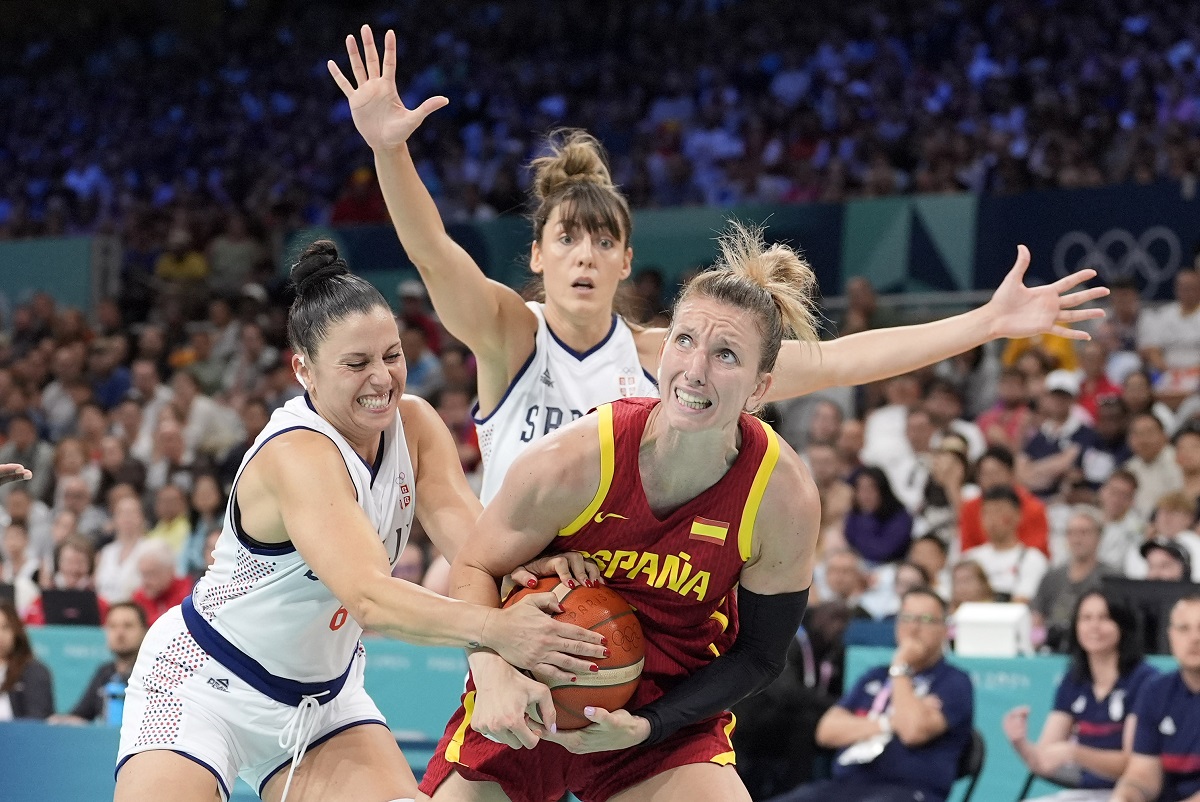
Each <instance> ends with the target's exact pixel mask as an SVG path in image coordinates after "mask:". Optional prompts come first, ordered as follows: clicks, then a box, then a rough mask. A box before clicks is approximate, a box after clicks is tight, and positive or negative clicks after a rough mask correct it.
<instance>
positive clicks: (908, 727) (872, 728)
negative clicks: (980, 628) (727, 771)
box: [771, 587, 974, 802]
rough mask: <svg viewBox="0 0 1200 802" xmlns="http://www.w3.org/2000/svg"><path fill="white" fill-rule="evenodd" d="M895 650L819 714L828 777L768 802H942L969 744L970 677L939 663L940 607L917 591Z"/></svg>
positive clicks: (903, 609)
mask: <svg viewBox="0 0 1200 802" xmlns="http://www.w3.org/2000/svg"><path fill="white" fill-rule="evenodd" d="M896 642H897V643H898V644H899V646H897V647H896V653H895V655H894V656H893V657H892V660H891V664H890V665H887V666H878V667H876V668H873V669H871V670H870V671H868V672H866V673H865V674H864V675H863V676H862V677H860V678H859V680H858V682H856V683H855V684H854V687H853V688H852V689H851V690H850V691H849V692H848V693H847V694H846V695H845V696H843V697H842V698H841V700H839V701H838V703H837V704H836V705H835V706H834V707H832V708H830V709H829V711H828V712H826V713H825V715H824V716H822V717H821V721H820V723H818V724H817V743H818V744H819V745H821V746H824V747H826V748H829V749H837V750H838V752H837V757H836V759H835V760H834V765H833V779H832V780H823V781H821V782H817V783H813V784H810V785H804V786H801V787H799V788H796V789H793V790H792V791H789V792H788V793H786V794H783V795H781V796H777V797H775V798H774V799H773V800H771V802H828V800H831V799H836V800H838V802H945V799H946V797H947V796H948V795H949V793H950V787H951V786H952V785H953V784H954V780H955V779H956V776H957V773H958V772H957V767H958V760H959V757H960V756H961V755H962V753H963V750H964V749H966V748H967V747H968V746H969V745H970V742H971V726H972V718H973V716H974V701H973V699H972V691H971V679H970V677H968V676H967V674H966V673H965V672H963V671H961V670H959V669H957V668H955V667H953V666H951V665H950V664H949V663H947V662H946V661H945V659H944V658H943V655H942V649H943V646H944V644H945V642H946V603H945V602H944V601H943V600H942V598H941V597H940V596H938V595H937V593H935V592H934V591H933V590H931V589H929V588H927V587H922V588H915V589H913V590H910V591H908V592H907V593H905V594H904V599H903V600H902V602H901V606H900V614H899V615H898V616H897V617H896Z"/></svg>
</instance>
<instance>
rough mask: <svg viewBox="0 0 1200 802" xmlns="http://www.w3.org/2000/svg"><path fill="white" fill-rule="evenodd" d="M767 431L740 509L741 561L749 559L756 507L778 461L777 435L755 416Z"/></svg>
mask: <svg viewBox="0 0 1200 802" xmlns="http://www.w3.org/2000/svg"><path fill="white" fill-rule="evenodd" d="M755 420H756V421H758V422H759V423H760V424H761V425H762V427H763V431H764V432H766V433H767V451H766V453H765V454H763V458H762V462H760V463H759V464H758V473H756V474H754V483H753V484H751V485H750V495H749V496H747V497H746V507H745V508H744V509H743V510H742V522H741V523H740V524H738V553H739V554H741V555H742V560H743V562H744V561H746V560H749V559H750V547H751V545H752V542H753V540H754V521H755V519H756V518H758V508H759V506H760V505H761V504H762V500H763V494H764V493H766V492H767V482H769V481H770V480H771V473H772V472H773V471H774V470H775V463H776V462H778V461H779V435H777V434H775V430H774V429H772V428H771V427H770V426H769V425H768V424H767V423H766V422H764V421H761V420H758V418H755Z"/></svg>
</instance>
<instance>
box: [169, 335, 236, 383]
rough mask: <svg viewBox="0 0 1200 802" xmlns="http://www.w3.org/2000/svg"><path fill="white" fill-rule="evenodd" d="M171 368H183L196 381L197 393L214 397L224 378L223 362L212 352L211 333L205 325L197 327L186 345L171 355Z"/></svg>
mask: <svg viewBox="0 0 1200 802" xmlns="http://www.w3.org/2000/svg"><path fill="white" fill-rule="evenodd" d="M171 364H172V366H173V367H175V368H177V369H179V368H185V369H186V370H187V372H188V373H189V374H191V376H192V378H193V379H195V380H196V384H197V385H198V387H199V392H201V393H203V394H204V395H215V394H216V393H219V392H220V390H221V381H222V380H223V379H224V376H225V362H224V361H223V360H221V359H218V358H217V357H216V355H215V352H214V351H213V332H212V330H211V329H210V328H209V327H208V326H207V325H206V324H202V325H197V326H196V327H195V328H194V329H193V330H192V333H191V335H190V336H189V337H188V345H187V347H186V348H184V349H182V350H181V351H176V352H175V354H173V355H172V359H171Z"/></svg>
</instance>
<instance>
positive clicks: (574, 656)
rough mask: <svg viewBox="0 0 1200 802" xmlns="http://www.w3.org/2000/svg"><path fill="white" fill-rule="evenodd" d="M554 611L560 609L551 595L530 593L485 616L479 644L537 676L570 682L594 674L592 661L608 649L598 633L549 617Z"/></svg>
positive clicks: (602, 655) (556, 611)
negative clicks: (512, 603) (575, 678)
mask: <svg viewBox="0 0 1200 802" xmlns="http://www.w3.org/2000/svg"><path fill="white" fill-rule="evenodd" d="M558 612H562V607H561V606H560V605H559V603H558V598H557V597H555V595H554V594H553V593H531V594H530V595H528V596H526V597H525V598H523V599H521V601H519V602H517V603H516V604H514V605H513V606H512V607H507V608H504V609H501V610H496V611H495V612H493V613H492V614H491V615H490V616H488V619H487V621H486V622H485V623H484V627H483V633H482V635H481V640H480V645H482V646H485V647H487V648H489V649H491V650H493V651H494V652H496V653H497V654H498V655H500V656H501V657H503V658H504V659H505V660H507V661H508V662H509V663H511V664H512V665H514V666H516V667H517V668H527V669H530V670H532V671H534V672H536V674H537V675H538V676H539V677H543V678H546V679H557V680H561V681H564V682H572V681H574V680H573V678H574V677H577V676H578V675H580V674H586V673H587V672H591V671H595V670H596V669H595V665H596V663H595V660H596V659H597V658H600V657H604V656H606V654H607V652H608V650H607V649H606V648H604V638H603V637H602V636H601V635H600V633H598V632H592V631H591V630H587V629H584V628H583V627H577V626H575V625H574V624H565V623H563V622H561V621H555V620H554V619H552V618H550V615H552V614H554V613H558Z"/></svg>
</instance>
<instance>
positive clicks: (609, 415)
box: [558, 404, 616, 537]
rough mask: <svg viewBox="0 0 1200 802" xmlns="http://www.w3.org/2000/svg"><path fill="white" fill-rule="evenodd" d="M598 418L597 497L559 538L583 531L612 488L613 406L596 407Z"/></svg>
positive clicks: (613, 456)
mask: <svg viewBox="0 0 1200 802" xmlns="http://www.w3.org/2000/svg"><path fill="white" fill-rule="evenodd" d="M596 418H597V425H598V426H599V429H600V487H599V488H598V489H597V490H596V496H595V498H593V499H592V503H591V504H589V505H587V509H585V510H584V511H583V512H581V513H579V517H578V518H576V519H575V520H574V521H571V523H569V524H568V525H567V526H565V527H563V528H562V529H560V530H558V535H559V537H570V536H571V535H573V534H575V533H576V532H578V531H579V530H580V529H582V528H583V525H584V524H586V523H587V522H588V521H590V520H592V516H593V515H595V514H596V512H597V511H598V510H599V509H600V505H601V504H603V503H604V499H605V497H606V496H607V495H608V489H609V488H610V487H612V479H613V466H614V464H615V463H616V442H615V440H614V439H613V412H612V404H601V405H600V406H598V407H596Z"/></svg>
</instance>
